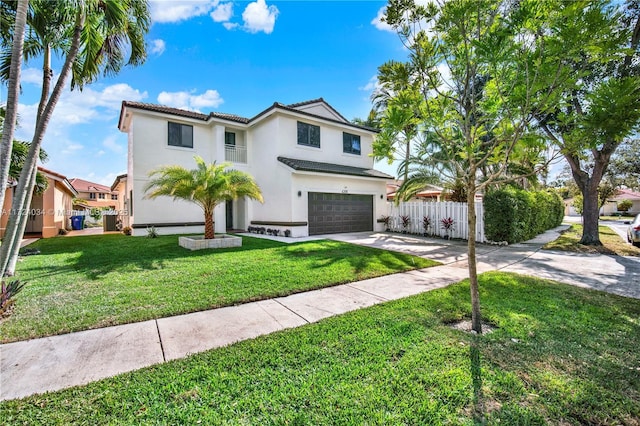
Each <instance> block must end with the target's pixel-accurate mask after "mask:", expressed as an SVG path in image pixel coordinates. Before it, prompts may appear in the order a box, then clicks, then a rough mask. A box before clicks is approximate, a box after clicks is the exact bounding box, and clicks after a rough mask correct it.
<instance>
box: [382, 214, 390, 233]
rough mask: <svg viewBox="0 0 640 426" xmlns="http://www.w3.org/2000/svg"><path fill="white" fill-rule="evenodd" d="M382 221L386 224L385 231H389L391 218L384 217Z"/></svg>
mask: <svg viewBox="0 0 640 426" xmlns="http://www.w3.org/2000/svg"><path fill="white" fill-rule="evenodd" d="M380 221H381V222H382V223H384V230H385V231H388V230H389V224H390V223H391V216H386V215H382V217H381V218H380Z"/></svg>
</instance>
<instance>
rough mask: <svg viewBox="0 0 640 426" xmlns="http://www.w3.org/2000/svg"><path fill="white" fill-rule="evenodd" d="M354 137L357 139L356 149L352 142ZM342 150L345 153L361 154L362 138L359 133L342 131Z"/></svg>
mask: <svg viewBox="0 0 640 426" xmlns="http://www.w3.org/2000/svg"><path fill="white" fill-rule="evenodd" d="M356 138H357V140H358V149H357V150H356V149H355V148H354V146H353V142H354V140H355V139H356ZM342 152H344V153H345V154H353V155H362V138H361V137H360V135H354V134H353V133H347V132H342Z"/></svg>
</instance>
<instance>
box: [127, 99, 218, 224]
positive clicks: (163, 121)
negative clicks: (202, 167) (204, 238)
mask: <svg viewBox="0 0 640 426" xmlns="http://www.w3.org/2000/svg"><path fill="white" fill-rule="evenodd" d="M169 121H171V122H174V123H180V124H187V125H191V126H193V148H182V147H175V146H170V145H169V144H168V124H167V123H168V122H169ZM133 122H134V123H135V126H133V127H132V129H131V132H132V138H133V140H134V141H135V143H133V144H132V149H131V153H130V159H132V164H131V171H130V172H129V173H130V174H129V176H131V177H132V178H131V179H129V178H128V179H127V183H129V181H130V182H131V186H132V188H133V211H134V218H135V219H134V222H133V223H134V224H138V225H139V224H152V223H177V222H184V223H188V222H204V216H203V212H202V209H201V208H200V207H198V206H197V205H195V204H193V203H189V202H187V201H182V200H173V198H170V197H158V198H155V199H147V198H145V191H144V189H145V185H146V184H147V183H148V182H149V172H151V171H152V170H154V169H156V168H158V167H160V166H168V165H179V166H182V167H185V168H188V169H192V168H194V167H195V161H194V156H195V155H199V156H200V157H202V158H203V159H204V160H205V161H206V162H208V163H210V162H213V161H216V160H220V162H222V161H223V160H224V146H223V145H224V126H211V125H208V124H207V123H205V122H202V121H198V120H190V119H182V118H181V117H171V118H168V117H166V116H162V115H159V114H148V113H146V112H142V113H140V112H137V111H135V112H134V116H133ZM220 135H222V140H220ZM218 141H219V142H220V143H217V142H218ZM218 145H219V146H218ZM214 220H215V221H216V232H223V231H224V228H225V224H224V206H219V207H218V208H217V209H216V211H215V214H214ZM158 231H159V232H160V233H165V231H167V230H162V229H158ZM194 232H197V231H194Z"/></svg>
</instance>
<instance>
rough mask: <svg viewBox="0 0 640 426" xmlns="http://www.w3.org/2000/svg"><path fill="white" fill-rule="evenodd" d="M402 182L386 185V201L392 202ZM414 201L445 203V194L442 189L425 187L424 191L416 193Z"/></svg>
mask: <svg viewBox="0 0 640 426" xmlns="http://www.w3.org/2000/svg"><path fill="white" fill-rule="evenodd" d="M402 182H403V181H402V180H394V181H393V182H389V183H387V200H389V201H394V200H395V198H396V193H397V192H398V189H400V186H401V185H402ZM413 199H414V200H420V201H446V194H445V193H444V189H443V188H442V187H439V186H435V185H425V187H424V189H422V190H421V191H419V192H418V193H416V195H415V197H414V198H413Z"/></svg>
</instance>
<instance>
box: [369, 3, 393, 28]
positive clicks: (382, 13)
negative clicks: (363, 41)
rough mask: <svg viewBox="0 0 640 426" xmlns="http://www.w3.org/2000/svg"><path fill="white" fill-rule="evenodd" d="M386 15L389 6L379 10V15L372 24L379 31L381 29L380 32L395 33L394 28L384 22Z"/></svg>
mask: <svg viewBox="0 0 640 426" xmlns="http://www.w3.org/2000/svg"><path fill="white" fill-rule="evenodd" d="M386 13H387V6H383V7H381V8H380V9H379V10H378V14H377V15H376V17H375V18H373V20H372V21H371V24H372V25H373V26H374V27H376V28H377V29H379V30H380V31H389V32H392V33H393V32H395V30H394V29H393V27H392V26H391V25H389V24H387V23H386V22H383V21H382V18H383V17H384V16H385V14H386Z"/></svg>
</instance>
